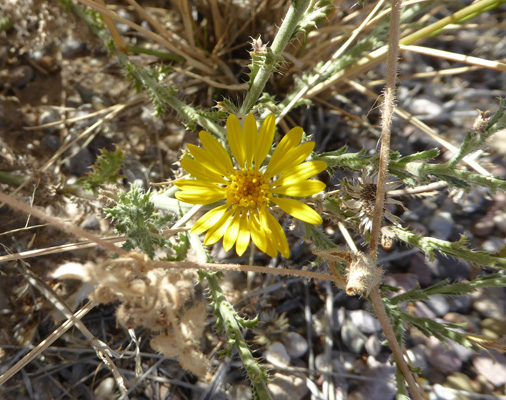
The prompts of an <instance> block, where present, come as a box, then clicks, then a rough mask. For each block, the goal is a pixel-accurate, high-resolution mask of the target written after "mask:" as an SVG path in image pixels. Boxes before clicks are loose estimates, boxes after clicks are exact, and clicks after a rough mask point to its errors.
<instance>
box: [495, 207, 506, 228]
mask: <svg viewBox="0 0 506 400" xmlns="http://www.w3.org/2000/svg"><path fill="white" fill-rule="evenodd" d="M493 221H494V224H495V225H496V226H497V228H499V230H500V231H501V232H502V233H506V213H505V212H504V211H499V212H498V213H497V214H495V215H494V217H493Z"/></svg>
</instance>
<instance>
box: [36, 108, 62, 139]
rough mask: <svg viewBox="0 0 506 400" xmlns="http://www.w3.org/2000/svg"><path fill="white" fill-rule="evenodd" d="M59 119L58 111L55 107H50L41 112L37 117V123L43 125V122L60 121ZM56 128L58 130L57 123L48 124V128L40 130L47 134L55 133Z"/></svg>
mask: <svg viewBox="0 0 506 400" xmlns="http://www.w3.org/2000/svg"><path fill="white" fill-rule="evenodd" d="M60 120H61V115H60V113H59V112H58V111H56V110H55V109H53V108H50V109H49V110H46V111H44V112H43V113H42V114H41V116H40V118H39V124H40V125H45V124H50V123H52V122H56V121H60ZM58 130H59V126H58V125H55V126H50V127H48V128H43V129H42V131H43V132H44V133H48V134H53V133H56V132H58Z"/></svg>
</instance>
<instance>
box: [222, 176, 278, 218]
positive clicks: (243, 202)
mask: <svg viewBox="0 0 506 400" xmlns="http://www.w3.org/2000/svg"><path fill="white" fill-rule="evenodd" d="M270 196H271V192H270V188H269V181H268V179H266V178H265V177H264V174H263V173H262V172H259V171H253V170H241V171H237V172H236V173H235V174H234V175H233V176H232V181H231V182H230V183H229V184H228V185H227V203H228V204H231V205H232V206H233V208H234V209H235V208H238V207H242V208H247V209H250V210H254V209H260V208H265V207H267V206H268V205H269V198H270Z"/></svg>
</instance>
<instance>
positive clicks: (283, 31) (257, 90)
mask: <svg viewBox="0 0 506 400" xmlns="http://www.w3.org/2000/svg"><path fill="white" fill-rule="evenodd" d="M309 3H310V0H293V1H292V5H291V7H290V9H289V10H288V13H287V14H286V17H285V19H284V20H283V23H282V24H281V27H280V28H279V31H278V33H277V35H276V38H275V39H274V41H273V42H272V45H271V46H270V48H269V53H270V54H269V56H268V57H266V60H265V62H264V64H263V65H262V66H261V67H260V70H259V71H258V74H257V75H256V76H255V79H254V81H253V83H252V84H251V87H250V89H249V91H248V93H247V94H246V98H245V99H244V102H243V104H242V107H241V111H240V115H246V114H247V113H248V112H249V111H250V110H251V108H252V107H253V106H254V105H255V103H256V102H257V100H258V98H259V97H260V95H261V94H262V91H263V90H264V88H265V84H266V83H267V80H268V79H269V77H270V76H271V75H272V73H273V72H274V71H275V70H276V65H277V64H278V62H279V60H280V59H281V53H282V52H283V50H284V49H285V47H286V45H287V44H288V42H289V41H290V40H291V39H292V38H293V35H294V33H295V30H296V29H297V25H298V24H299V22H300V20H301V19H302V17H303V16H304V11H306V9H307V7H308V5H309Z"/></svg>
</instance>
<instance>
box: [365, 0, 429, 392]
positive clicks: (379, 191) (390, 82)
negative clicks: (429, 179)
mask: <svg viewBox="0 0 506 400" xmlns="http://www.w3.org/2000/svg"><path fill="white" fill-rule="evenodd" d="M401 9H402V5H401V1H400V0H392V10H391V12H390V32H389V45H388V54H387V72H386V86H385V95H384V97H385V99H384V103H383V110H382V120H381V122H382V124H381V149H380V161H379V173H378V185H377V188H376V202H375V204H374V213H373V219H372V230H371V240H370V243H369V256H370V258H371V259H372V260H373V261H374V263H375V264H376V263H377V260H378V244H379V240H380V234H381V222H382V219H383V210H384V206H385V190H386V181H387V175H388V164H389V161H390V133H391V128H392V118H393V113H394V109H395V82H396V79H397V57H398V53H399V36H400V33H399V30H400V29H399V28H400V17H401ZM369 299H370V301H371V303H372V305H373V307H374V311H375V313H376V316H377V317H378V320H379V322H380V324H381V327H382V329H383V332H384V333H385V336H386V338H387V340H388V343H389V345H390V348H391V349H392V353H393V355H394V357H395V360H396V362H397V365H398V366H399V368H400V369H401V371H402V374H403V375H404V378H405V379H406V382H407V383H408V387H409V390H410V392H411V395H412V396H413V398H414V399H415V400H422V399H423V394H422V393H423V392H422V390H421V389H420V388H419V387H418V385H417V383H416V381H415V379H414V377H413V374H412V373H411V371H410V369H409V366H408V364H407V363H406V360H405V359H404V356H403V353H402V349H401V347H400V345H399V343H398V342H397V338H396V337H395V333H394V330H393V328H392V325H391V323H390V319H389V318H388V315H387V313H386V310H385V306H384V304H383V300H382V299H381V294H380V291H379V285H378V286H376V287H375V288H373V289H372V290H371V292H370V294H369Z"/></svg>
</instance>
